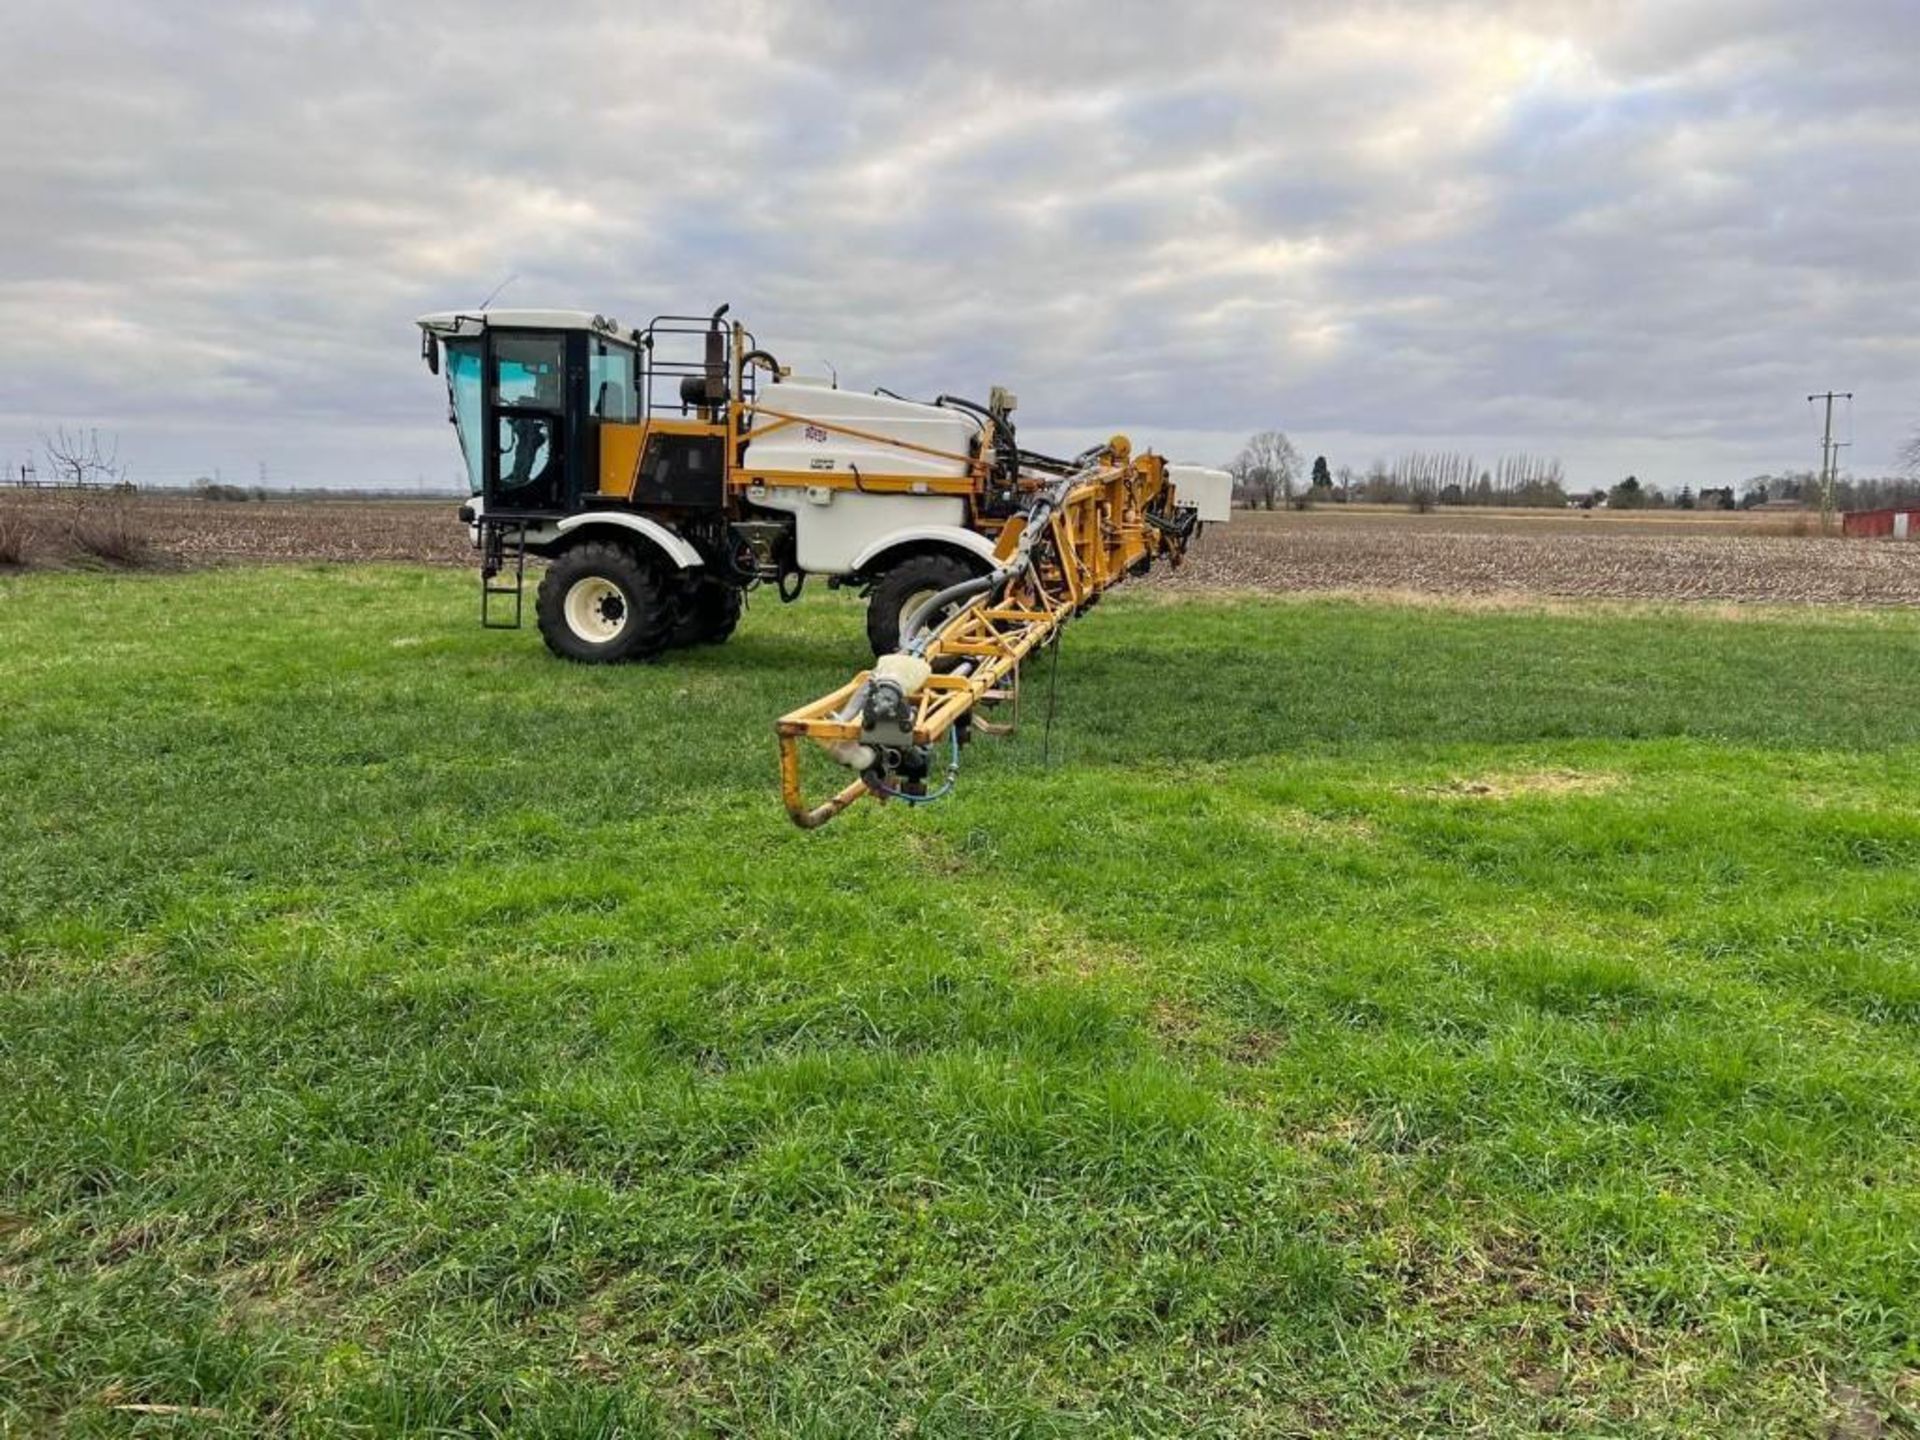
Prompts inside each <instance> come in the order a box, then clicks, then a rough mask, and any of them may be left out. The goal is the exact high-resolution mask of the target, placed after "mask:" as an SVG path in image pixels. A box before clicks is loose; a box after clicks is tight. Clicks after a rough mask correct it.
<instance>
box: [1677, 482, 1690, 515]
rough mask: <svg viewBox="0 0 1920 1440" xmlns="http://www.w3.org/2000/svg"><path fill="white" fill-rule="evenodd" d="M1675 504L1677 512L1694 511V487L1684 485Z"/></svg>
mask: <svg viewBox="0 0 1920 1440" xmlns="http://www.w3.org/2000/svg"><path fill="white" fill-rule="evenodd" d="M1673 504H1674V508H1675V509H1677V510H1691V509H1693V508H1694V501H1693V487H1692V486H1691V485H1682V486H1681V487H1680V494H1679V496H1678V497H1677V498H1676V499H1675V500H1674V502H1673Z"/></svg>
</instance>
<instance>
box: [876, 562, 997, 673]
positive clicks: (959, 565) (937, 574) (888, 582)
mask: <svg viewBox="0 0 1920 1440" xmlns="http://www.w3.org/2000/svg"><path fill="white" fill-rule="evenodd" d="M979 573H980V571H979V570H978V569H976V568H975V567H973V566H971V565H968V564H967V563H966V562H965V561H963V560H956V559H955V558H954V557H953V556H951V555H940V554H922V555H909V556H907V558H906V559H904V560H902V561H900V562H899V563H898V564H896V565H895V566H894V567H893V568H892V569H891V570H889V571H887V573H886V574H884V575H882V576H881V577H880V581H879V583H878V584H876V585H875V586H874V587H873V593H872V594H871V595H869V596H868V598H867V643H868V644H869V645H871V646H872V647H873V653H874V654H875V655H891V654H893V652H894V651H896V650H898V649H899V648H900V641H901V638H902V637H901V634H900V627H901V626H902V625H903V624H905V623H906V620H907V617H908V616H909V615H911V614H913V612H914V611H915V610H917V609H919V608H920V606H921V605H922V604H924V603H925V602H926V601H928V600H931V599H932V598H933V597H934V596H935V595H937V594H939V593H940V592H941V591H942V590H945V589H946V588H947V587H948V586H949V585H958V584H959V583H960V582H961V581H962V580H971V579H973V577H974V576H976V575H978V574H979Z"/></svg>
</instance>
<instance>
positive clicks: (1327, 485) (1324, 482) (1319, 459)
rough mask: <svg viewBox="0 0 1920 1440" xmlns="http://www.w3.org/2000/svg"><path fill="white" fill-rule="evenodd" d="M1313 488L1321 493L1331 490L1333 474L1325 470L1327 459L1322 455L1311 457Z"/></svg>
mask: <svg viewBox="0 0 1920 1440" xmlns="http://www.w3.org/2000/svg"><path fill="white" fill-rule="evenodd" d="M1313 488H1314V489H1315V490H1323V491H1324V490H1331V489H1333V472H1332V471H1331V470H1329V469H1327V457H1326V456H1324V455H1316V456H1314V457H1313Z"/></svg>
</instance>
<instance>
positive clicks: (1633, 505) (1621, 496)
mask: <svg viewBox="0 0 1920 1440" xmlns="http://www.w3.org/2000/svg"><path fill="white" fill-rule="evenodd" d="M1646 504H1647V492H1646V491H1645V490H1644V489H1643V488H1642V487H1641V484H1640V479H1639V477H1638V476H1637V475H1629V476H1627V478H1626V479H1624V480H1622V481H1621V482H1620V483H1619V484H1618V485H1616V486H1614V487H1613V489H1611V490H1609V491H1608V492H1607V508H1608V509H1610V510H1643V509H1645V508H1646Z"/></svg>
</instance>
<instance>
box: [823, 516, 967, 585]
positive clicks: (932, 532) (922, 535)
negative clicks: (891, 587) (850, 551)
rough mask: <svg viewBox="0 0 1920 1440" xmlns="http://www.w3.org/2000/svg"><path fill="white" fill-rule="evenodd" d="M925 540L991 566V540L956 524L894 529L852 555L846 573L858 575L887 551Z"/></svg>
mask: <svg viewBox="0 0 1920 1440" xmlns="http://www.w3.org/2000/svg"><path fill="white" fill-rule="evenodd" d="M928 541H933V542H936V543H938V544H941V545H952V546H954V547H956V548H957V549H961V550H965V551H968V552H969V553H971V554H974V555H978V556H979V557H980V558H981V559H982V560H984V561H986V562H987V565H988V566H989V567H991V566H992V564H993V541H991V540H989V539H988V538H987V537H986V536H984V535H982V534H980V533H979V532H978V531H974V530H964V529H962V528H961V527H960V526H958V525H915V526H911V527H910V528H908V529H905V530H895V531H893V532H892V533H891V534H889V535H886V536H883V537H882V538H881V539H878V540H876V541H874V542H873V544H871V545H869V546H867V548H866V549H864V550H862V551H861V552H860V553H859V554H858V555H856V556H854V558H853V564H852V566H851V567H850V573H852V574H855V575H857V574H859V573H860V572H861V571H863V570H865V569H866V568H867V566H869V565H871V564H872V563H873V562H874V561H875V560H877V559H879V558H880V557H881V556H882V555H884V554H886V553H887V551H889V550H899V549H903V548H907V547H911V546H913V545H920V544H925V543H927V542H928Z"/></svg>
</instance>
